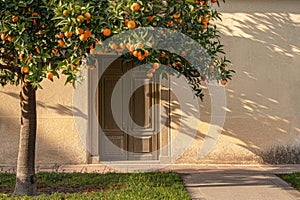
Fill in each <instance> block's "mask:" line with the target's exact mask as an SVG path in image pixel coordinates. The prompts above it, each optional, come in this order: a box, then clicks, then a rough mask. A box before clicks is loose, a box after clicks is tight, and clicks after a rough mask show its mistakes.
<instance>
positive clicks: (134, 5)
mask: <svg viewBox="0 0 300 200" xmlns="http://www.w3.org/2000/svg"><path fill="white" fill-rule="evenodd" d="M140 8H141V6H140V4H139V3H133V4H132V5H131V6H130V9H131V10H132V11H138V10H139V9H140Z"/></svg>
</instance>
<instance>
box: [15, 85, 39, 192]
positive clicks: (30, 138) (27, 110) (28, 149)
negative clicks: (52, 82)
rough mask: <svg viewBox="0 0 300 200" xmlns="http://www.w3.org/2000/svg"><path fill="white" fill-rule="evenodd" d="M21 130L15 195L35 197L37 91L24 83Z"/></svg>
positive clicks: (21, 97)
mask: <svg viewBox="0 0 300 200" xmlns="http://www.w3.org/2000/svg"><path fill="white" fill-rule="evenodd" d="M20 104H21V130H20V143H19V154H18V163H17V176H16V185H15V191H14V195H29V196H32V195H35V194H36V177H35V141H36V125H37V120H36V89H35V88H33V87H32V85H31V84H30V83H26V82H24V81H23V82H22V89H21V92H20Z"/></svg>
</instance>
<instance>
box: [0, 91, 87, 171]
mask: <svg viewBox="0 0 300 200" xmlns="http://www.w3.org/2000/svg"><path fill="white" fill-rule="evenodd" d="M0 93H2V94H5V95H8V96H10V97H13V98H16V99H19V96H18V94H16V93H13V92H3V91H0ZM37 104H38V107H42V108H47V109H52V110H54V111H56V112H57V114H59V115H60V116H58V117H38V127H37V148H36V149H37V150H36V165H37V166H39V165H40V164H47V163H49V164H82V163H86V155H85V149H84V148H83V145H82V144H81V143H80V138H79V136H78V135H76V134H75V133H76V129H75V128H74V119H73V117H70V118H69V117H65V118H62V117H61V116H73V112H72V108H71V107H70V106H64V105H61V104H57V105H56V106H51V105H49V106H48V105H45V104H43V103H41V102H38V103H37ZM17 106H18V105H16V109H19V107H17ZM74 111H75V113H76V114H78V115H79V116H82V117H85V118H86V117H87V116H85V115H84V114H82V113H81V112H80V111H79V109H76V108H75V109H74ZM78 115H77V116H78ZM19 132H20V117H19V116H11V115H9V113H0V138H1V141H0V165H1V164H4V165H12V166H14V165H16V162H17V155H18V148H19Z"/></svg>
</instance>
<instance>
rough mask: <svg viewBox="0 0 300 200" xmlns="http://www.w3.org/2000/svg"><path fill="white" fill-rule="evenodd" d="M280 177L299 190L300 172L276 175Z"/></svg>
mask: <svg viewBox="0 0 300 200" xmlns="http://www.w3.org/2000/svg"><path fill="white" fill-rule="evenodd" d="M278 176H279V177H280V178H282V179H283V180H285V181H286V182H288V183H290V184H291V185H292V186H293V187H294V188H296V189H297V190H298V191H300V173H299V172H298V173H292V174H281V175H278Z"/></svg>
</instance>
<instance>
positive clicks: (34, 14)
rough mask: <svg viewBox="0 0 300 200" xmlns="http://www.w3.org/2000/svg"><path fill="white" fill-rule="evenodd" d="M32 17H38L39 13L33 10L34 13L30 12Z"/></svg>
mask: <svg viewBox="0 0 300 200" xmlns="http://www.w3.org/2000/svg"><path fill="white" fill-rule="evenodd" d="M31 16H32V17H38V16H39V13H37V12H34V13H32V15H31Z"/></svg>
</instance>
